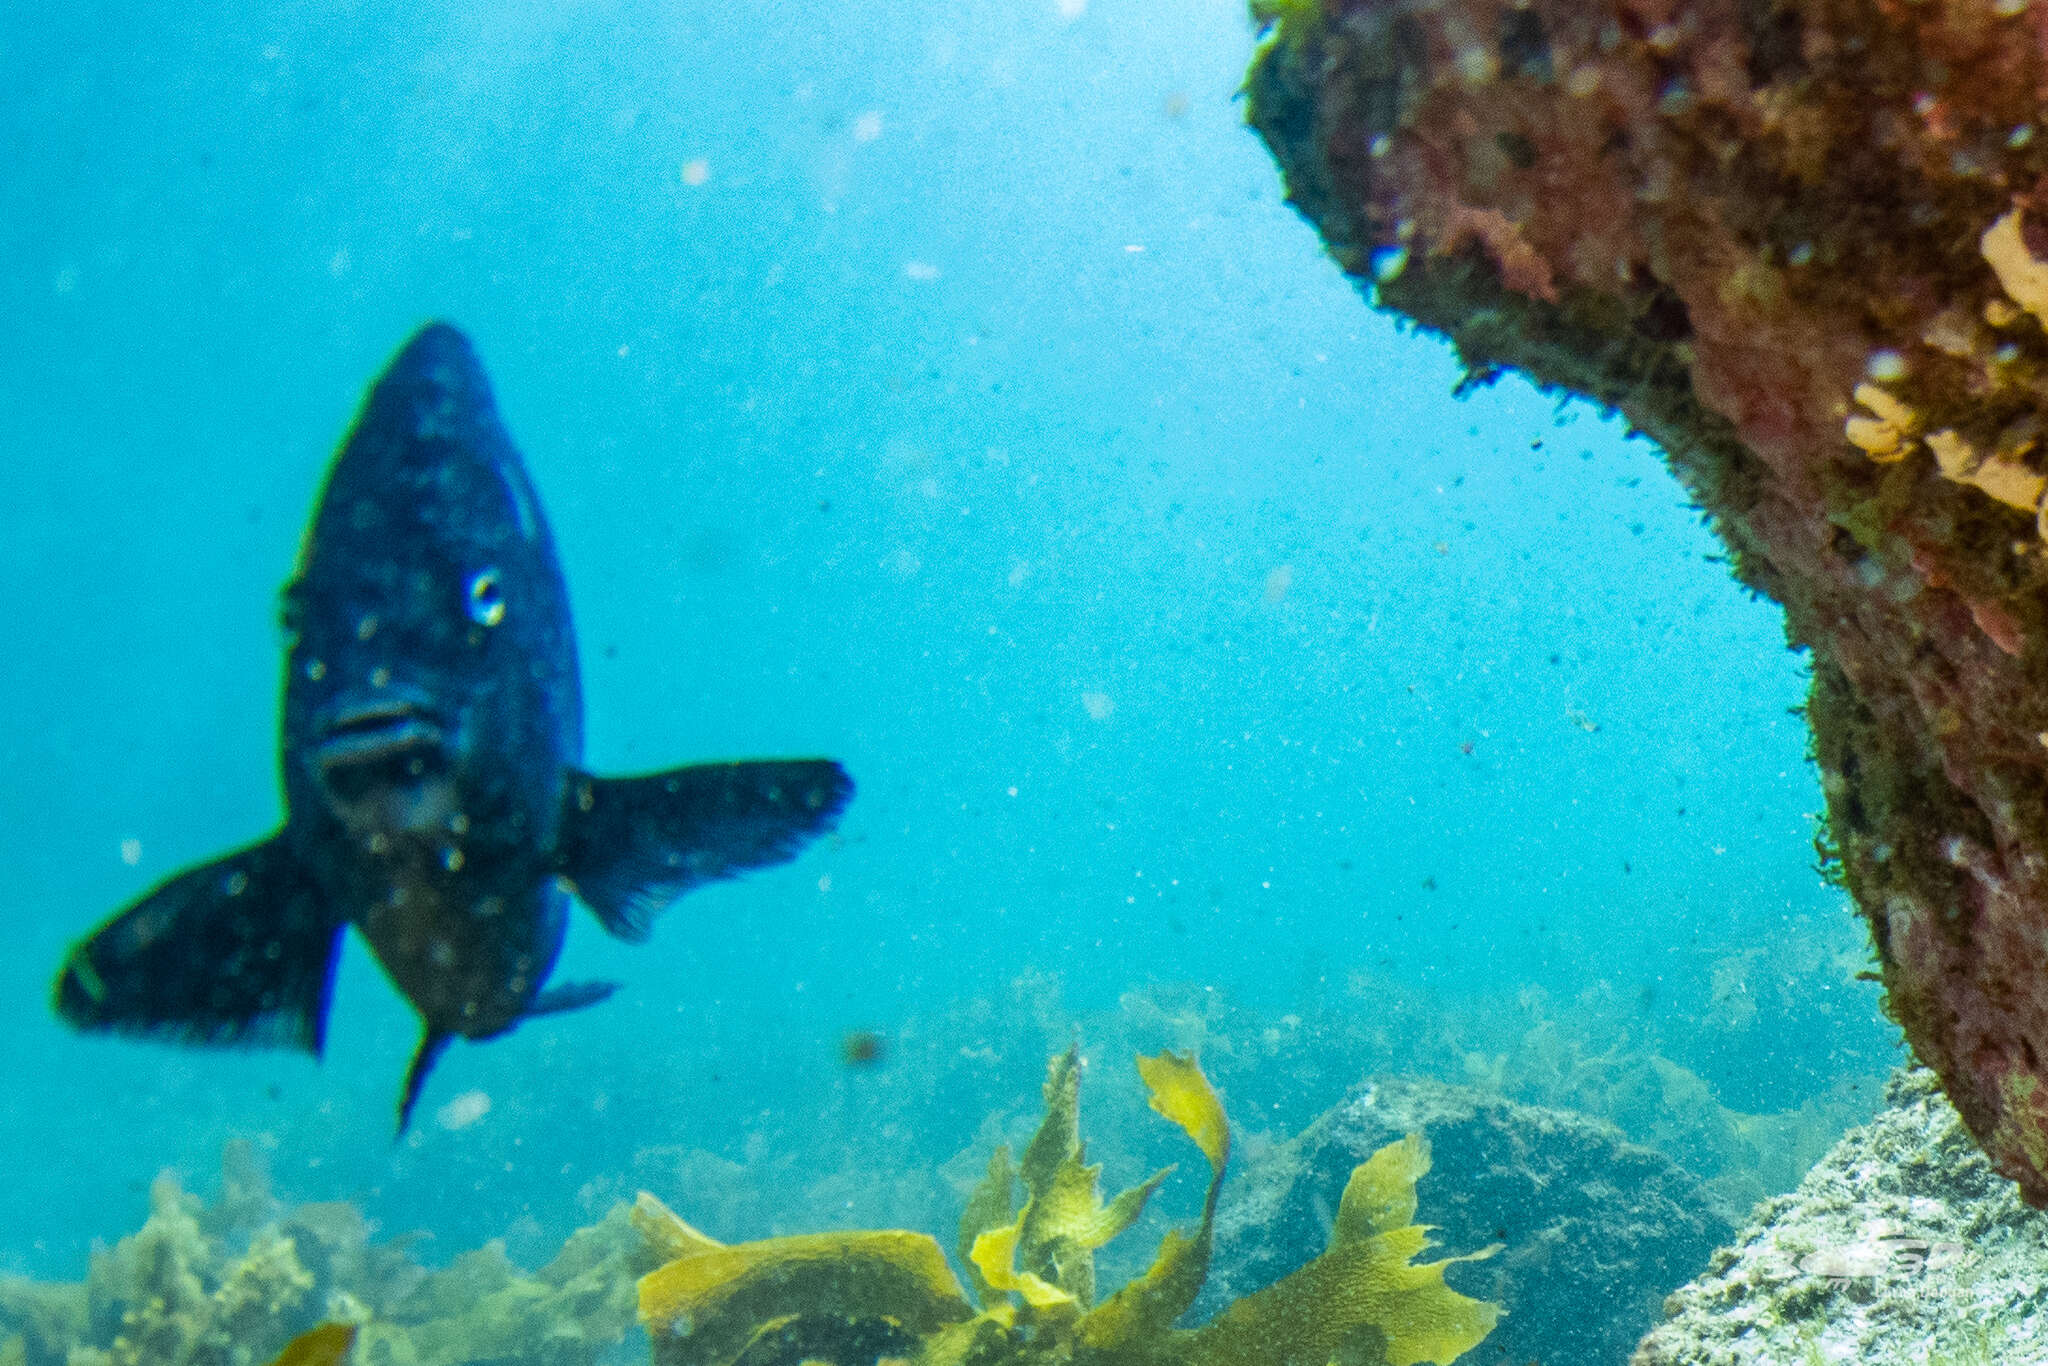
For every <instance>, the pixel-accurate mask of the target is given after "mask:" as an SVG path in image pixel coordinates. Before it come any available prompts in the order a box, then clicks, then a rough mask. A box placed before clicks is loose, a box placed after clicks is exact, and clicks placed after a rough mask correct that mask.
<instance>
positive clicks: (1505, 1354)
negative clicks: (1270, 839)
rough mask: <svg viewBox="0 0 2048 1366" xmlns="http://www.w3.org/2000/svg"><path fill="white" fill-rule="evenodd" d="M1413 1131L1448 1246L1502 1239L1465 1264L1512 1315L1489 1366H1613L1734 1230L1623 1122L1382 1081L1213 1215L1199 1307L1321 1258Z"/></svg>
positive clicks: (1245, 1179) (1461, 1271)
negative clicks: (1429, 1164) (1432, 1160)
mask: <svg viewBox="0 0 2048 1366" xmlns="http://www.w3.org/2000/svg"><path fill="white" fill-rule="evenodd" d="M1404 1133H1421V1134H1423V1135H1425V1136H1426V1137H1427V1138H1428V1141H1429V1144H1430V1147H1431V1148H1432V1149H1433V1150H1434V1152H1435V1157H1436V1166H1435V1170H1434V1172H1433V1174H1432V1175H1430V1176H1428V1177H1426V1178H1424V1180H1423V1182H1422V1186H1421V1190H1420V1194H1421V1195H1422V1197H1423V1199H1424V1201H1425V1202H1426V1204H1427V1207H1428V1210H1429V1221H1430V1223H1431V1225H1433V1226H1434V1227H1435V1229H1436V1236H1437V1237H1438V1238H1440V1239H1441V1240H1442V1241H1443V1242H1444V1243H1445V1244H1446V1245H1448V1246H1451V1247H1473V1246H1478V1245H1480V1244H1485V1243H1504V1244H1506V1247H1505V1249H1504V1250H1503V1251H1502V1252H1501V1253H1500V1255H1499V1256H1497V1257H1495V1258H1493V1259H1492V1260H1490V1261H1485V1262H1478V1263H1475V1264H1473V1265H1469V1266H1463V1267H1459V1268H1457V1270H1456V1271H1455V1272H1454V1279H1456V1280H1457V1281H1458V1283H1459V1285H1460V1286H1461V1287H1462V1288H1463V1289H1465V1290H1466V1291H1467V1292H1469V1293H1471V1294H1474V1295H1479V1296H1482V1297H1484V1298H1486V1299H1488V1300H1493V1301H1497V1302H1498V1303H1500V1304H1501V1305H1502V1306H1503V1307H1504V1308H1505V1309H1506V1311H1507V1312H1506V1313H1505V1314H1504V1315H1503V1316H1502V1318H1501V1320H1500V1323H1499V1326H1498V1327H1496V1328H1495V1329H1494V1331H1493V1335H1492V1337H1491V1338H1489V1339H1488V1341H1487V1343H1486V1347H1485V1353H1486V1359H1487V1360H1490V1361H1494V1360H1497V1361H1507V1362H1525V1361H1544V1362H1551V1361H1555V1362H1567V1361H1570V1362H1585V1363H1597V1362H1614V1363H1619V1362H1623V1361H1626V1360H1627V1359H1628V1353H1629V1349H1630V1347H1631V1346H1633V1345H1634V1343H1635V1342H1636V1340H1637V1339H1638V1338H1640V1337H1641V1336H1642V1334H1643V1332H1644V1331H1645V1330H1646V1329H1648V1328H1649V1327H1650V1326H1651V1325H1652V1324H1653V1323H1655V1322H1656V1320H1657V1315H1658V1306H1659V1305H1660V1304H1661V1303H1662V1302H1663V1299H1664V1296H1665V1295H1666V1294H1667V1293H1668V1292H1670V1291H1671V1290H1672V1289H1674V1288H1675V1287H1677V1286H1679V1285H1682V1284H1684V1283H1685V1281H1686V1280H1687V1279H1688V1278H1689V1277H1691V1276H1693V1275H1695V1274H1697V1273H1698V1272H1699V1270H1700V1269H1701V1268H1702V1267H1704V1266H1705V1265H1706V1264H1707V1259H1708V1257H1709V1256H1711V1255H1712V1253H1713V1251H1714V1249H1715V1248H1716V1247H1717V1246H1719V1245H1720V1244H1721V1243H1723V1242H1725V1241H1727V1239H1728V1237H1729V1236H1730V1235H1731V1234H1732V1233H1733V1231H1734V1230H1733V1228H1732V1227H1731V1225H1729V1224H1728V1223H1727V1221H1725V1220H1724V1219H1722V1218H1721V1217H1720V1216H1719V1215H1717V1214H1716V1213H1714V1212H1713V1210H1712V1208H1711V1206H1710V1203H1709V1201H1708V1199H1707V1196H1706V1193H1705V1191H1704V1190H1703V1189H1702V1188H1701V1186H1700V1184H1699V1183H1698V1182H1697V1181H1695V1180H1694V1179H1693V1178H1692V1177H1691V1176H1689V1175H1687V1174H1686V1173H1685V1172H1684V1171H1682V1170H1680V1169H1679V1168H1678V1167H1677V1166H1675V1165H1674V1164H1673V1163H1672V1162H1671V1161H1670V1160H1668V1159H1667V1158H1665V1157H1663V1156H1661V1155H1659V1154H1657V1153H1655V1152H1652V1151H1651V1150H1649V1149H1648V1148H1641V1147H1637V1146H1636V1145H1634V1144H1632V1143H1629V1142H1628V1141H1626V1140H1625V1139H1623V1138H1622V1136H1621V1134H1620V1132H1619V1131H1617V1130H1615V1129H1613V1128H1611V1127H1610V1126H1607V1125H1604V1124H1600V1123H1598V1122H1595V1121H1592V1120H1588V1119H1585V1118H1583V1117H1581V1116H1578V1115H1574V1114H1570V1113H1568V1112H1566V1111H1562V1110H1547V1109H1540V1108H1537V1107H1535V1106H1529V1105H1518V1104H1516V1103H1515V1102H1513V1101H1509V1100H1501V1099H1498V1098H1495V1097H1490V1096H1487V1095H1485V1094H1483V1093H1482V1092H1479V1091H1475V1090H1472V1089H1471V1088H1469V1087H1462V1086H1449V1085H1445V1084H1443V1083H1441V1082H1434V1081H1425V1080H1419V1079H1409V1078H1383V1079H1381V1080H1378V1081H1375V1082H1373V1083H1371V1084H1368V1085H1365V1086H1361V1087H1359V1088H1357V1089H1355V1090H1354V1091H1353V1092H1352V1093H1351V1094H1350V1095H1349V1096H1348V1097H1347V1098H1346V1099H1345V1100H1344V1102H1343V1103H1342V1104H1340V1105H1338V1106H1337V1107H1336V1108H1335V1109H1333V1110H1331V1111H1330V1112H1329V1113H1327V1114H1326V1115H1324V1116H1323V1117H1322V1118H1321V1119H1319V1120H1317V1121H1316V1122H1315V1123H1314V1124H1313V1125H1311V1126H1310V1127H1309V1128H1308V1129H1307V1130H1305V1131H1304V1132H1303V1133H1302V1134H1301V1135H1300V1136H1299V1137H1297V1138H1295V1139H1294V1140H1292V1141H1291V1142H1289V1143H1285V1144H1282V1145H1279V1146H1278V1147H1276V1148H1273V1149H1270V1150H1268V1151H1267V1152H1266V1153H1264V1154H1262V1155H1260V1156H1257V1157H1254V1158H1252V1159H1251V1160H1250V1161H1248V1162H1246V1164H1245V1167H1244V1170H1243V1173H1242V1174H1241V1176H1240V1179H1239V1180H1238V1181H1237V1182H1236V1183H1235V1184H1234V1186H1233V1187H1231V1188H1230V1189H1229V1191H1228V1193H1226V1195H1225V1197H1224V1199H1223V1202H1222V1207H1221V1208H1220V1209H1219V1210H1218V1211H1217V1215H1216V1260H1215V1265H1214V1268H1213V1269H1212V1271H1211V1273H1210V1278H1209V1283H1208V1287H1207V1288H1206V1290H1205V1291H1204V1294H1203V1299H1202V1301H1201V1303H1200V1304H1198V1305H1197V1313H1198V1314H1199V1313H1201V1312H1204V1311H1205V1310H1206V1309H1208V1308H1209V1307H1212V1306H1214V1305H1218V1304H1221V1303H1224V1302H1227V1301H1229V1300H1231V1299H1235V1298H1239V1297H1242V1296H1245V1295H1248V1294H1250V1293H1252V1292H1253V1291H1255V1290H1257V1289H1258V1288H1259V1287H1261V1286H1263V1285H1266V1284H1268V1283H1270V1282H1272V1281H1274V1280H1276V1279H1278V1278H1279V1277H1281V1276H1283V1275H1285V1274H1286V1273H1287V1272H1290V1271H1292V1270H1293V1269H1294V1268H1295V1267H1296V1266H1298V1265H1300V1264H1301V1263H1302V1262H1304V1261H1306V1260H1307V1259H1308V1258H1309V1257H1310V1256H1311V1255H1313V1254H1314V1253H1315V1252H1317V1251H1318V1250H1320V1249H1321V1248H1322V1247H1323V1245H1324V1243H1326V1242H1327V1241H1328V1239H1329V1228H1330V1224H1331V1220H1332V1218H1333V1217H1334V1214H1335V1211H1336V1209H1337V1207H1338V1202H1339V1199H1340V1197H1341V1196H1342V1194H1343V1191H1344V1183H1345V1180H1346V1178H1347V1177H1348V1176H1349V1174H1350V1173H1351V1171H1352V1169H1353V1168H1354V1167H1356V1166H1357V1165H1358V1163H1360V1162H1361V1161H1363V1160H1364V1159H1365V1158H1366V1156H1367V1155H1368V1154H1370V1153H1372V1152H1374V1151H1376V1150H1378V1149H1379V1148H1380V1147H1381V1146H1382V1145H1384V1144H1386V1143H1387V1142H1389V1141H1390V1140H1392V1139H1395V1138H1398V1137H1400V1136H1401V1135H1402V1134H1404Z"/></svg>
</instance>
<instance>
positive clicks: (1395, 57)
mask: <svg viewBox="0 0 2048 1366" xmlns="http://www.w3.org/2000/svg"><path fill="white" fill-rule="evenodd" d="M1258 13H1259V17H1260V18H1261V19H1262V20H1264V21H1266V22H1267V23H1269V24H1271V25H1272V26H1273V32H1272V34H1271V37H1270V38H1269V40H1268V42H1267V43H1266V44H1265V45H1264V46H1263V47H1262V49H1261V50H1260V53H1259V56H1258V58H1257V60H1256V62H1255V63H1254V66H1253V69H1252V71H1251V74H1250V77H1249V80H1248V83H1247V91H1248V94H1249V97H1250V118H1251V121H1252V123H1253V124H1254V125H1255V126H1256V127H1257V128H1258V130H1259V132H1260V133H1261V134H1262V135H1263V136H1264V137H1265V139H1266V141H1267V142H1268V143H1269V144H1270V146H1271V147H1272V149H1273V151H1274V154H1275V155H1276V156H1277V158H1278V159H1279V161H1280V163H1281V166H1282V168H1283V169H1284V171H1285V173H1286V176H1287V182H1288V188H1289V192H1290V195H1291V197H1292V199H1293V201H1294V203H1295V204H1296V205H1297V206H1298V207H1299V208H1300V209H1301V211H1302V212H1303V213H1304V214H1306V215H1307V216H1308V217H1309V218H1310V219H1311V220H1312V221H1313V222H1314V223H1315V225H1316V226H1317V228H1318V229H1319V230H1320V231H1321V232H1322V234H1323V237H1324V239H1325V241H1326V242H1327V243H1328V244H1329V247H1330V250H1331V253H1332V254H1333V256H1334V257H1335V258H1336V260H1337V261H1338V262H1339V263H1340V264H1341V265H1342V266H1343V267H1344V268H1345V269H1346V270H1347V271H1349V272H1350V273H1352V274H1353V275H1355V276H1357V277H1359V278H1360V279H1361V280H1362V281H1363V282H1365V283H1366V284H1367V285H1368V287H1370V288H1371V289H1372V290H1373V292H1374V294H1375V296H1376V299H1377V302H1378V303H1379V304H1380V305H1381V306H1383V307H1386V308H1388V309H1391V310H1393V311H1395V312H1397V313H1400V314H1403V315H1405V316H1407V317H1409V318H1411V319H1413V320H1414V321H1416V322H1418V323H1420V324H1421V325H1423V326H1425V327H1428V328H1431V329H1434V330H1436V331H1439V332H1442V333H1444V334H1446V335H1448V336H1449V337H1450V338H1451V339H1452V341H1453V342H1454V343H1455V344H1456V345H1457V347H1458V349H1459V351H1460V353H1461V354H1462V356H1463V357H1464V359H1465V362H1466V364H1467V365H1468V366H1470V367H1471V368H1472V369H1473V371H1474V372H1475V373H1476V374H1478V375H1481V376H1484V375H1487V374H1490V373H1492V372H1494V371H1495V370H1497V369H1498V368H1501V367H1514V368H1516V369H1520V370H1522V371H1524V372H1526V373H1527V374H1528V375H1530V376H1531V377H1532V378H1533V379H1535V380H1536V381H1538V382H1539V383H1543V384H1546V385H1551V386H1556V387H1558V388H1562V389H1567V390H1570V391H1573V392H1575V393H1579V394H1583V395H1586V396H1588V397H1590V398H1592V399H1594V400H1596V401H1598V402H1600V403H1603V404H1606V405H1609V406H1612V407H1614V408H1617V409H1619V410H1620V411H1621V412H1622V413H1624V414H1625V415H1626V416H1627V417H1628V418H1629V420H1630V421H1631V422H1633V423H1634V424H1635V426H1637V427H1638V428H1640V429H1641V430H1643V431H1644V432H1646V433H1647V434H1648V435H1650V436H1651V437H1652V438H1654V439H1655V440H1656V441H1657V442H1658V443H1659V444H1660V445H1661V446H1662V447H1663V449H1664V450H1665V452H1666V453H1667V455H1668V457H1669V459H1670V461H1671V464H1672V466H1673V468H1674V469H1675V470H1676V471H1677V473H1678V474H1679V476H1680V478H1682V479H1683V480H1684V481H1685V482H1686V484H1687V485H1688V487H1689V488H1690V489H1691V490H1692V492H1693V494H1694V496H1695V497H1696V498H1697V499H1698V500H1699V502H1700V504H1701V505H1702V506H1703V507H1704V508H1705V509H1706V510H1707V511H1708V512H1709V513H1710V514H1711V516H1712V519H1713V523H1714V526H1715V528H1716V529H1717V531H1718V532H1719V533H1720V535H1721V536H1722V537H1723V539H1724V540H1726V542H1727V543H1728V545H1729V547H1730V549H1731V551H1732V552H1733V555H1732V562H1733V564H1734V567H1735V571H1736V573H1737V574H1738V575H1739V576H1740V577H1741V579H1742V580H1743V581H1744V582H1745V583H1746V584H1748V585H1749V586H1751V587H1752V588H1754V589H1756V590H1758V591H1761V592H1763V593H1766V594H1768V595H1770V596H1771V597H1773V598H1775V599H1776V600H1777V601H1779V602H1781V603H1782V604H1784V607H1785V611H1786V620H1787V629H1788V633H1789V635H1790V638H1791V640H1792V641H1793V642H1794V643H1795V644H1797V645H1800V646H1804V647H1808V648H1810V650H1811V651H1812V661H1813V692H1812V698H1811V705H1810V707H1809V716H1810V719H1811V721H1812V725H1813V729H1814V738H1815V754H1816V757H1817V759H1818V762H1819V765H1820V770H1821V779H1822V783H1823V786H1824V788H1825V791H1826V795H1827V802H1828V817H1829V828H1830V830H1831V832H1832V836H1833V839H1834V841H1835V844H1836V846H1837V848H1838V850H1839V855H1840V858H1841V861H1842V872H1843V875H1844V878H1845V880H1846V883H1847V885H1848V887H1849V889H1850V891H1851V892H1852V893H1853V895H1854V896H1855V898H1856V901H1857V904H1858V905H1859V907H1860V908H1861V910H1862V912H1863V914H1864V916H1865V917H1866V918H1867V920H1868V922H1869V924H1870V928H1871V932H1872V935H1873V938H1874V940H1875V943H1876V947H1877V951H1878V954H1879V958H1880V960H1881V963H1882V968H1883V974H1884V981H1885V986H1886V998H1887V1003H1888V1008H1889V1009H1890V1011H1891V1013H1892V1015H1893V1016H1894V1018H1895V1019H1897V1021H1898V1022H1899V1024H1900V1025H1901V1026H1902V1027H1903V1029H1904V1030H1905V1033H1906V1035H1907V1038H1908V1039H1909V1040H1910V1042H1911V1043H1912V1045H1913V1047H1914V1049H1915V1050H1916V1052H1917V1053H1918V1054H1919V1055H1920V1057H1921V1058H1922V1059H1924V1060H1925V1061H1926V1062H1927V1063H1928V1064H1929V1065H1930V1066H1932V1067H1933V1068H1934V1069H1935V1071H1936V1072H1937V1073H1938V1074H1939V1075H1940V1077H1941V1079H1942V1083H1943V1085H1944V1087H1945V1088H1946V1090H1947V1091H1948V1093H1949V1095H1950V1096H1951V1097H1952V1098H1953V1100H1954V1101H1955V1104H1956V1107H1957V1109H1958V1111H1959V1112H1960V1113H1961V1115H1962V1116H1963V1118H1964V1120H1965V1122H1966V1123H1967V1125H1968V1126H1969V1128H1970V1130H1971V1132H1972V1133H1973V1134H1975V1135H1976V1137H1977V1139H1978V1141H1979V1142H1980V1143H1982V1144H1983V1145H1984V1148H1985V1151H1986V1152H1987V1153H1988V1154H1989V1156H1990V1157H1991V1159H1992V1161H1993V1162H1994V1164H1995V1165H1996V1166H1997V1168H1998V1169H1999V1170H2000V1171H2001V1172H2003V1173H2005V1174H2006V1175H2007V1176H2010V1177H2011V1178H2013V1179H2014V1180H2015V1181H2017V1182H2018V1183H2019V1186H2020V1189H2021V1192H2022V1193H2023V1194H2024V1195H2025V1197H2026V1198H2027V1199H2028V1200H2029V1201H2030V1202H2032V1203H2034V1204H2037V1205H2039V1204H2048V1086H2044V1085H2043V1082H2044V1079H2048V688H2044V687H2043V686H2042V683H2043V682H2044V680H2048V541H2044V532H2048V506H2044V503H2043V495H2044V491H2048V450H2044V449H2043V446H2042V439H2043V434H2044V430H2048V428H2044V423H2048V334H2044V332H2043V321H2044V319H2048V137H2040V136H2037V129H2036V126H2035V119H2036V118H2037V117H2038V115H2039V111H2040V110H2042V109H2043V108H2044V107H2048V106H2044V97H2048V5H2043V4H2032V5H2030V4H2028V3H2027V0H1913V2H1912V3H1908V2H1907V0H1818V2H1816V3H1794V2H1793V0H1521V2H1520V3H1515V2H1513V0H1321V3H1318V2H1317V0H1287V3H1284V4H1275V5H1272V6H1270V7H1268V8H1266V9H1262V10H1260V11H1258Z"/></svg>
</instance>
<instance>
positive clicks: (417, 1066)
mask: <svg viewBox="0 0 2048 1366" xmlns="http://www.w3.org/2000/svg"><path fill="white" fill-rule="evenodd" d="M454 1037H455V1036H454V1035H453V1034H450V1033H449V1032H448V1031H447V1030H445V1029H436V1028H434V1027H433V1026H432V1025H428V1026H426V1028H425V1029H424V1030H422V1031H421V1033H420V1046H419V1047H418V1048H415V1049H414V1050H413V1052H412V1063H411V1065H410V1066H408V1067H407V1068H406V1069H405V1091H404V1092H403V1093H402V1094H401V1095H400V1096H399V1098H398V1132H397V1133H396V1134H393V1135H392V1139H393V1141H394V1142H395V1141H396V1140H398V1139H401V1138H404V1137H405V1131H406V1130H407V1129H409V1128H411V1127H412V1108H413V1106H415V1105H417V1104H419V1103H420V1092H421V1091H422V1090H424V1089H425V1088H426V1085H427V1073H429V1072H431V1071H433V1070H434V1064H435V1063H437V1062H439V1061H440V1060H441V1055H442V1054H443V1053H445V1052H447V1051H448V1041H449V1040H450V1039H453V1038H454Z"/></svg>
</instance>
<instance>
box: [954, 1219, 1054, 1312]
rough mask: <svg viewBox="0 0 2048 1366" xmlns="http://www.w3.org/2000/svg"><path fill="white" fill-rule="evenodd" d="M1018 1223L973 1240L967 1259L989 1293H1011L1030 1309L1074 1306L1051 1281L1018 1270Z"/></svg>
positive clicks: (1019, 1233)
mask: <svg viewBox="0 0 2048 1366" xmlns="http://www.w3.org/2000/svg"><path fill="white" fill-rule="evenodd" d="M1022 1232H1023V1228H1022V1225H1021V1221H1020V1222H1019V1223H1016V1224H1005V1225H1003V1227H1001V1228H992V1229H990V1230H989V1231H988V1232H986V1233H984V1234H982V1235H981V1236H980V1237H978V1238H976V1239H975V1240H974V1246H973V1247H972V1248H971V1249H969V1251H968V1254H967V1260H968V1261H969V1263H971V1264H972V1265H973V1267H974V1269H975V1270H976V1271H977V1272H979V1273H980V1275H981V1278H982V1279H983V1280H984V1281H986V1282H987V1283H988V1285H989V1287H990V1289H992V1290H996V1291H1000V1292H1014V1293H1016V1294H1018V1295H1021V1296H1023V1297H1024V1303H1026V1304H1028V1305H1030V1306H1031V1307H1032V1308H1033V1309H1059V1308H1062V1307H1064V1306H1070V1305H1073V1304H1074V1303H1075V1300H1074V1297H1073V1296H1072V1295H1071V1294H1069V1293H1068V1292H1067V1291H1065V1290H1062V1289H1060V1288H1059V1287H1058V1286H1056V1285H1054V1284H1052V1283H1051V1282H1050V1281H1047V1280H1043V1279H1041V1278H1040V1277H1038V1276H1035V1275H1033V1274H1032V1273H1031V1272H1029V1271H1019V1270H1017V1239H1018V1237H1019V1236H1020V1235H1021V1234H1022Z"/></svg>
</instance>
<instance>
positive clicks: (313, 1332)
mask: <svg viewBox="0 0 2048 1366" xmlns="http://www.w3.org/2000/svg"><path fill="white" fill-rule="evenodd" d="M355 1345H356V1326H355V1325H354V1324H353V1323H323V1324H321V1325H320V1326H319V1327H318V1328H308V1329H307V1330H306V1331H305V1332H303V1333H301V1334H299V1335H298V1336H297V1337H295V1338H293V1339H292V1340H291V1341H290V1342H287V1343H286V1344H285V1345H284V1350H283V1351H282V1352H279V1353H278V1354H277V1360H275V1361H273V1362H271V1363H270V1366H341V1363H343V1362H345V1361H347V1360H348V1354H349V1352H350V1350H351V1349H353V1348H354V1347H355Z"/></svg>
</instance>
